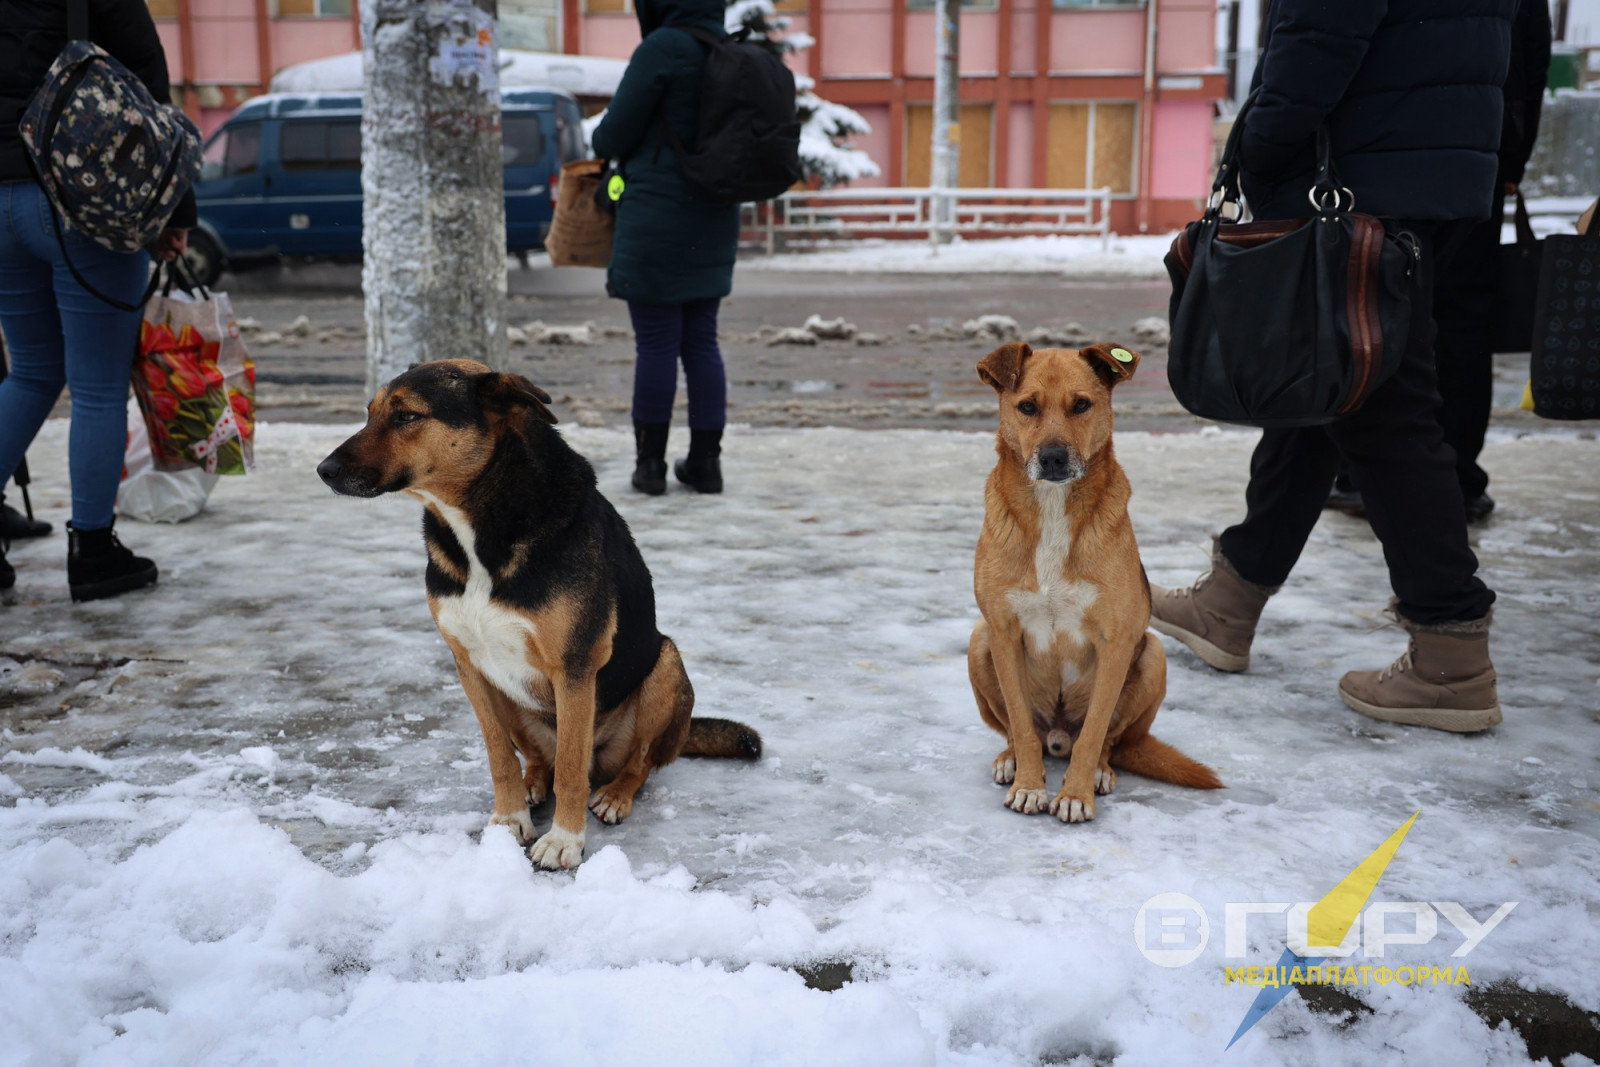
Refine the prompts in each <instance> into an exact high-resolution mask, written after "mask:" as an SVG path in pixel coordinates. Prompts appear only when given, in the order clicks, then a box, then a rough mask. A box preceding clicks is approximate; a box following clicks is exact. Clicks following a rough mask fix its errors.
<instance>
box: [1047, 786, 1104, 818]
mask: <svg viewBox="0 0 1600 1067" xmlns="http://www.w3.org/2000/svg"><path fill="white" fill-rule="evenodd" d="M1050 814H1051V815H1054V816H1055V817H1056V818H1058V819H1060V820H1061V821H1062V822H1088V821H1090V820H1091V819H1093V818H1094V798H1093V797H1075V796H1072V795H1071V794H1069V793H1068V792H1067V791H1066V790H1065V789H1063V790H1062V791H1061V792H1059V793H1057V794H1056V798H1055V799H1054V800H1052V801H1051V802H1050Z"/></svg>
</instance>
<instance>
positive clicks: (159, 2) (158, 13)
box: [146, 0, 178, 19]
mask: <svg viewBox="0 0 1600 1067" xmlns="http://www.w3.org/2000/svg"><path fill="white" fill-rule="evenodd" d="M146 3H147V6H148V7H149V8H150V17H151V18H155V19H175V18H177V17H178V0H146Z"/></svg>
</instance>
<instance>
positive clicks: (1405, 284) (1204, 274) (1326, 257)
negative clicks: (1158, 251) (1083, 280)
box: [1166, 95, 1422, 427]
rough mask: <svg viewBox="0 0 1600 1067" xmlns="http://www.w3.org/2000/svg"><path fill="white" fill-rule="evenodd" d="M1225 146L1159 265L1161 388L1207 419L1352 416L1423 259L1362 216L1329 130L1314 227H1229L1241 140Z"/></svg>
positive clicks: (1306, 422) (1379, 376)
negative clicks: (1164, 288) (1197, 205)
mask: <svg viewBox="0 0 1600 1067" xmlns="http://www.w3.org/2000/svg"><path fill="white" fill-rule="evenodd" d="M1253 102H1254V96H1253V95H1252V97H1251V98H1250V99H1249V100H1247V101H1246V102H1245V106H1244V107H1243V108H1242V109H1240V112H1239V116H1238V118H1236V119H1235V120H1234V124H1233V132H1232V133H1231V134H1229V136H1228V143H1227V147H1226V148H1225V149H1224V151H1223V155H1222V163H1221V165H1220V166H1219V167H1218V169H1217V180H1216V182H1215V183H1214V184H1213V185H1212V187H1211V199H1210V201H1209V202H1208V204H1207V207H1206V212H1205V214H1204V215H1203V216H1201V217H1200V218H1199V219H1198V220H1196V221H1195V222H1191V223H1190V224H1189V225H1188V226H1187V227H1186V228H1185V229H1184V230H1183V232H1182V233H1180V234H1179V235H1178V237H1177V239H1176V240H1174V241H1173V243H1172V250H1171V251H1170V252H1168V253H1167V257H1166V266H1167V273H1168V274H1169V275H1171V277H1172V305H1171V309H1170V320H1171V324H1172V344H1171V346H1170V347H1169V349H1168V356H1167V379H1168V381H1170V382H1171V384H1172V391H1173V393H1174V394H1175V395H1176V396H1177V398H1178V402H1179V403H1181V404H1182V405H1183V406H1184V407H1185V408H1187V409H1188V410H1189V411H1191V412H1192V413H1194V414H1196V415H1199V416H1200V417H1201V418H1205V419H1213V420H1215V421H1217V422H1231V423H1239V424H1242V425H1245V426H1260V427H1293V426H1316V425H1320V424H1323V423H1328V422H1332V421H1334V420H1335V419H1338V418H1340V417H1341V416H1344V415H1348V414H1349V413H1350V412H1352V411H1355V410H1356V409H1357V408H1359V407H1360V406H1361V404H1362V402H1363V401H1365V400H1366V398H1367V397H1368V396H1370V395H1371V394H1372V391H1373V390H1374V389H1376V388H1377V387H1378V386H1379V385H1380V384H1381V383H1382V382H1383V381H1384V380H1385V379H1387V378H1388V377H1389V376H1390V375H1391V374H1393V373H1394V371H1395V368H1396V367H1398V366H1399V364H1400V360H1401V357H1402V356H1403V355H1404V352H1405V344H1406V336H1407V333H1408V331H1409V329H1410V326H1411V305H1412V298H1413V294H1414V292H1415V290H1416V286H1417V285H1418V283H1419V282H1420V271H1419V270H1418V269H1417V268H1418V266H1419V265H1420V262H1421V256H1422V248H1421V244H1420V242H1419V241H1418V240H1417V239H1416V237H1415V236H1414V235H1413V234H1411V233H1408V232H1403V231H1402V232H1397V233H1390V232H1387V231H1386V230H1385V228H1384V226H1383V223H1381V222H1380V221H1379V220H1378V219H1377V218H1375V217H1373V216H1371V215H1361V214H1357V213H1356V211H1355V202H1356V198H1355V194H1353V193H1352V192H1351V191H1350V190H1349V189H1347V188H1344V187H1342V186H1341V185H1340V184H1339V181H1338V178H1337V176H1336V175H1335V173H1334V170H1333V162H1332V159H1331V149H1330V145H1329V141H1328V134H1327V130H1326V128H1324V129H1322V130H1319V131H1318V134H1317V157H1318V168H1317V174H1316V178H1315V181H1314V184H1313V185H1312V186H1311V188H1310V190H1308V193H1307V195H1308V197H1309V198H1310V201H1311V208H1312V211H1313V214H1312V215H1311V216H1310V217H1309V218H1303V219H1287V220H1283V221H1274V222H1237V221H1234V220H1235V219H1237V218H1238V217H1240V214H1241V211H1242V208H1241V196H1240V193H1239V181H1238V175H1239V138H1240V134H1241V133H1242V131H1243V130H1244V117H1245V114H1246V113H1247V112H1248V110H1249V108H1250V106H1251V104H1252V103H1253Z"/></svg>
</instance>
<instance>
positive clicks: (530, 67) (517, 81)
mask: <svg viewBox="0 0 1600 1067" xmlns="http://www.w3.org/2000/svg"><path fill="white" fill-rule="evenodd" d="M626 69H628V62H627V60H625V59H610V58H607V57H605V56H568V55H561V54H559V53H554V52H521V51H517V50H515V49H510V48H505V49H501V51H500V84H501V86H502V87H503V88H508V89H509V88H519V87H538V88H552V89H565V90H566V91H567V92H569V93H572V94H573V95H574V96H611V95H613V94H614V93H615V92H616V91H617V84H618V83H619V82H621V81H622V72H623V71H624V70H626ZM361 88H362V77H361V53H360V52H345V53H343V54H342V55H337V56H329V57H327V58H326V59H313V60H311V61H309V62H306V63H296V64H295V65H294V66H292V67H285V68H284V69H282V70H280V71H279V72H278V73H276V74H274V75H273V76H272V87H271V91H272V92H274V93H338V92H358V91H360V90H361Z"/></svg>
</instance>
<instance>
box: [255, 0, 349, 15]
mask: <svg viewBox="0 0 1600 1067" xmlns="http://www.w3.org/2000/svg"><path fill="white" fill-rule="evenodd" d="M275 7H276V10H275V11H273V14H274V15H277V16H279V17H280V18H294V17H302V18H321V19H341V18H342V19H347V18H349V17H350V15H351V13H352V11H353V9H352V8H351V6H350V0H276V4H275Z"/></svg>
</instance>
